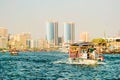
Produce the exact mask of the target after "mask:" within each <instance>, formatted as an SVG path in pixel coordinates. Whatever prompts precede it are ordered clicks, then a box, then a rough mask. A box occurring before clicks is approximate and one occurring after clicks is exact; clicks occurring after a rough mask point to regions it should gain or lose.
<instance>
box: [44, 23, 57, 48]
mask: <svg viewBox="0 0 120 80" xmlns="http://www.w3.org/2000/svg"><path fill="white" fill-rule="evenodd" d="M46 38H47V41H48V46H49V47H54V46H56V45H58V22H57V21H48V22H47V26H46Z"/></svg>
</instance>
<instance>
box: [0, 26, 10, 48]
mask: <svg viewBox="0 0 120 80" xmlns="http://www.w3.org/2000/svg"><path fill="white" fill-rule="evenodd" d="M7 41H8V29H6V28H4V27H0V48H7Z"/></svg>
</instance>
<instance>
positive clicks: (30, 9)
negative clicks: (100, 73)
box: [0, 0, 120, 40]
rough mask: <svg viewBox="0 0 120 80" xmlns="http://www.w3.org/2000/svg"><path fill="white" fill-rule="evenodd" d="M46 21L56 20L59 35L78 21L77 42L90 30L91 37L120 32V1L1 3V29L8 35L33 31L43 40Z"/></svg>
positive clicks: (9, 0)
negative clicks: (81, 35)
mask: <svg viewBox="0 0 120 80" xmlns="http://www.w3.org/2000/svg"><path fill="white" fill-rule="evenodd" d="M47 20H57V21H58V23H59V36H61V35H62V33H63V23H64V22H69V21H70V22H71V21H73V22H75V26H76V27H75V28H76V40H78V39H79V37H80V33H81V32H84V31H87V32H89V33H90V37H91V38H94V37H103V34H104V32H106V34H107V36H113V35H115V34H116V33H118V32H120V0H0V27H6V28H8V29H9V33H20V32H30V33H31V34H32V36H33V38H40V37H44V36H45V33H46V30H45V29H46V22H47Z"/></svg>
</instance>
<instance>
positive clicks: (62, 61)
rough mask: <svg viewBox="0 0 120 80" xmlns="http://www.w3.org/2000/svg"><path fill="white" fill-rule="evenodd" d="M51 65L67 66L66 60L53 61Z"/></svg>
mask: <svg viewBox="0 0 120 80" xmlns="http://www.w3.org/2000/svg"><path fill="white" fill-rule="evenodd" d="M53 64H68V61H67V60H59V61H54V62H53Z"/></svg>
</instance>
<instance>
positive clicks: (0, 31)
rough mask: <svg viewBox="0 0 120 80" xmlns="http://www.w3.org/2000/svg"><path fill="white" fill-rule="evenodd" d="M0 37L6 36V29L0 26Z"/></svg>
mask: <svg viewBox="0 0 120 80" xmlns="http://www.w3.org/2000/svg"><path fill="white" fill-rule="evenodd" d="M0 37H8V29H6V28H3V27H0Z"/></svg>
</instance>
